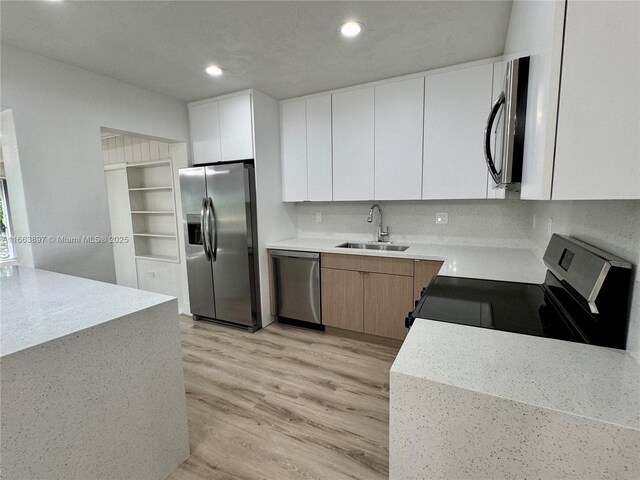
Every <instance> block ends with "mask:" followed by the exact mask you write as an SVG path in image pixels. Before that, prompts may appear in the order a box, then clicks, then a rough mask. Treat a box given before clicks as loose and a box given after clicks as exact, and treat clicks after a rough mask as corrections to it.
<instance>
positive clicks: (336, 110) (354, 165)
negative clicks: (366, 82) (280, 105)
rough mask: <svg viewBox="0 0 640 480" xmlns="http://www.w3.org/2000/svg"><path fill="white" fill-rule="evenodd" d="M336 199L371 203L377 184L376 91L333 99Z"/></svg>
mask: <svg viewBox="0 0 640 480" xmlns="http://www.w3.org/2000/svg"><path fill="white" fill-rule="evenodd" d="M331 103H332V107H333V120H332V129H333V199H334V200H371V199H373V194H374V192H373V189H374V185H373V181H374V89H373V87H366V88H360V89H357V90H350V91H348V92H342V93H336V94H334V95H332V98H331Z"/></svg>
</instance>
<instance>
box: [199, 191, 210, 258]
mask: <svg viewBox="0 0 640 480" xmlns="http://www.w3.org/2000/svg"><path fill="white" fill-rule="evenodd" d="M207 213H208V208H207V198H206V197H202V207H200V232H201V233H200V234H201V235H202V248H203V249H204V256H205V257H206V258H207V260H211V254H210V253H209V241H208V238H209V225H208V222H207V221H206V220H205V217H206V216H207Z"/></svg>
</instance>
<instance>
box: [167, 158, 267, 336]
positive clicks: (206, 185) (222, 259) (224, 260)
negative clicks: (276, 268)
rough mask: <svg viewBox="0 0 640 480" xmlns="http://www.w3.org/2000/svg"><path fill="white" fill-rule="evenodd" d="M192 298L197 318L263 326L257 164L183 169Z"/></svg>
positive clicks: (184, 216)
mask: <svg viewBox="0 0 640 480" xmlns="http://www.w3.org/2000/svg"><path fill="white" fill-rule="evenodd" d="M180 188H181V191H182V211H183V222H184V232H185V242H184V243H185V249H186V260H187V276H188V279H189V301H190V304H191V313H192V315H193V317H194V318H195V319H199V320H213V321H218V322H222V323H226V324H230V325H235V326H242V327H246V328H248V329H249V331H255V330H256V329H258V328H260V327H261V324H262V322H261V319H260V313H259V311H260V307H259V306H260V299H259V291H260V288H259V284H258V283H259V280H258V279H259V275H258V254H257V229H256V208H255V198H256V195H255V176H254V168H253V164H251V163H247V162H242V163H226V164H215V165H205V166H198V167H192V168H181V169H180Z"/></svg>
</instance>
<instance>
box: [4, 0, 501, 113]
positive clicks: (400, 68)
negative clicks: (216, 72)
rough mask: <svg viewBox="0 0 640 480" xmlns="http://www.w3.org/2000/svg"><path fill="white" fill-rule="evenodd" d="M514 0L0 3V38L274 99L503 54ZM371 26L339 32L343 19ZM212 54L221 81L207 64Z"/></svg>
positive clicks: (164, 83)
mask: <svg viewBox="0 0 640 480" xmlns="http://www.w3.org/2000/svg"><path fill="white" fill-rule="evenodd" d="M510 12H511V2H510V1H482V0H476V1H416V2H397V1H385V2H374V1H368V2H315V1H305V2H240V1H237V2H212V1H210V2H203V1H200V2H186V1H175V2H145V1H102V2H89V1H81V2H73V1H68V0H67V1H62V2H50V1H38V2H24V1H20V2H7V1H3V2H2V16H1V22H2V23H1V33H2V42H3V43H7V44H11V45H14V46H16V47H19V48H22V49H25V50H28V51H31V52H34V53H38V54H40V55H44V56H47V57H51V58H53V59H56V60H59V61H61V62H65V63H69V64H72V65H76V66H79V67H83V68H86V69H88V70H91V71H94V72H97V73H101V74H104V75H107V76H110V77H113V78H116V79H119V80H122V81H124V82H126V83H129V84H131V85H136V86H139V87H142V88H146V89H148V90H151V91H154V92H157V93H162V94H165V95H168V96H171V97H174V98H178V99H181V100H187V101H191V100H197V99H201V98H207V97H212V96H215V95H220V94H224V93H229V92H233V91H236V90H241V89H244V88H250V87H253V88H257V89H258V90H261V91H263V92H265V93H267V94H269V95H271V96H273V97H275V98H278V99H283V98H291V97H295V96H299V95H304V94H308V93H314V92H319V91H323V90H330V89H334V88H340V87H345V86H349V85H354V84H358V83H363V82H368V81H373V80H379V79H382V78H387V77H392V76H396V75H402V74H407V73H413V72H418V71H422V70H429V69H432V68H438V67H443V66H448V65H454V64H457V63H462V62H466V61H471V60H478V59H481V58H487V57H493V56H497V55H501V54H502V52H503V47H504V43H505V39H506V35H507V26H508V23H509V15H510ZM351 19H355V20H359V21H361V22H363V23H364V24H365V25H366V29H365V31H364V33H363V34H361V35H360V36H359V37H358V38H356V39H351V40H346V39H344V38H342V37H341V36H340V35H339V34H338V32H337V28H338V26H339V25H340V24H341V23H343V22H344V21H346V20H351ZM209 63H216V64H218V65H220V66H221V67H222V68H224V69H225V70H226V73H225V75H224V76H223V77H221V78H211V77H209V76H207V75H206V74H205V73H204V71H203V69H204V67H205V66H206V65H207V64H209Z"/></svg>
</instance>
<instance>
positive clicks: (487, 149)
mask: <svg viewBox="0 0 640 480" xmlns="http://www.w3.org/2000/svg"><path fill="white" fill-rule="evenodd" d="M505 100H506V98H505V96H504V92H501V93H500V96H499V97H498V99H497V100H496V102H495V103H494V104H493V107H492V108H491V113H490V114H489V118H487V126H486V127H485V128H484V159H485V161H486V162H487V168H488V169H489V174H490V175H491V177H492V178H493V181H494V182H495V183H496V185H500V184H502V179H501V178H500V176H501V175H500V172H498V170H496V166H495V163H494V161H493V160H494V159H493V157H492V155H491V128H492V127H493V122H494V121H495V119H496V115H498V111H499V110H500V107H501V106H502V105H504V103H505Z"/></svg>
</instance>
